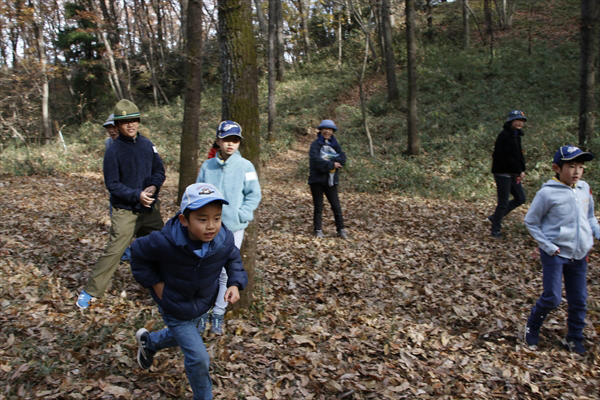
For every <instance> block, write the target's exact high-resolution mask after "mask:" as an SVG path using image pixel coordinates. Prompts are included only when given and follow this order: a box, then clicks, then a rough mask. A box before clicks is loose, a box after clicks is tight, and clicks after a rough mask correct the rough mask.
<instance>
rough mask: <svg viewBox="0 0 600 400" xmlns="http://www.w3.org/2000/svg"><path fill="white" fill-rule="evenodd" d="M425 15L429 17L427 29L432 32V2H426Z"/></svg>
mask: <svg viewBox="0 0 600 400" xmlns="http://www.w3.org/2000/svg"><path fill="white" fill-rule="evenodd" d="M486 1H487V0H486ZM425 13H426V15H427V28H428V29H429V30H431V29H433V7H432V6H431V0H426V5H425Z"/></svg>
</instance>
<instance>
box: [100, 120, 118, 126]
mask: <svg viewBox="0 0 600 400" xmlns="http://www.w3.org/2000/svg"><path fill="white" fill-rule="evenodd" d="M109 125H112V126H115V123H114V121H108V122H105V123H103V124H102V126H109Z"/></svg>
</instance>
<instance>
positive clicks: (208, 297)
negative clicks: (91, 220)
mask: <svg viewBox="0 0 600 400" xmlns="http://www.w3.org/2000/svg"><path fill="white" fill-rule="evenodd" d="M224 204H225V205H226V204H228V203H227V201H226V200H225V199H224V198H223V196H221V193H219V191H218V190H217V188H215V187H214V186H213V185H209V184H206V183H195V184H193V185H190V186H188V187H187V188H186V190H185V193H184V194H183V197H182V199H181V207H180V212H178V213H177V214H176V215H175V217H173V218H171V219H170V220H169V221H168V222H167V224H166V225H165V227H164V228H163V229H162V230H161V231H157V232H152V233H151V234H150V235H148V236H146V237H143V238H140V239H138V240H136V241H135V242H133V244H132V246H131V248H132V249H131V256H132V257H131V271H132V272H133V276H134V278H135V279H136V281H138V282H139V283H140V284H141V285H142V286H143V287H145V288H147V289H148V290H149V291H150V295H151V296H152V298H153V299H154V301H156V303H157V305H158V309H159V311H160V313H161V314H162V317H163V321H164V322H165V325H166V326H167V327H166V328H164V329H162V330H161V331H158V332H148V330H146V329H145V328H141V329H139V330H138V331H137V333H136V335H135V338H136V341H137V342H138V354H137V361H138V364H139V365H140V367H141V368H143V369H149V368H150V367H151V366H152V361H153V359H154V355H155V354H156V352H157V351H159V350H162V349H166V348H169V347H177V346H179V347H180V348H181V351H182V352H183V356H184V361H183V363H184V366H185V372H186V374H187V377H188V380H189V382H190V386H191V387H192V391H193V392H194V399H212V383H211V379H210V374H209V365H210V357H209V355H208V353H207V352H206V347H205V346H204V342H203V341H202V333H201V332H199V330H198V325H199V324H200V320H201V318H202V316H203V315H204V314H205V313H206V312H207V311H208V310H209V309H210V307H211V306H212V304H213V303H214V302H215V298H216V296H217V292H218V287H219V275H220V274H221V270H222V269H223V268H225V269H226V270H227V273H228V276H229V280H228V282H227V286H228V289H227V291H226V292H225V293H224V295H223V297H224V300H225V301H228V302H230V303H235V302H236V301H237V300H238V299H239V298H240V295H239V290H243V289H244V287H245V286H246V283H247V282H248V275H247V274H246V271H245V270H244V266H243V265H242V259H241V257H240V252H239V250H238V249H237V247H236V246H235V244H234V240H233V234H232V233H231V231H230V230H229V229H227V228H226V227H225V226H224V225H221V210H222V207H223V205H224Z"/></svg>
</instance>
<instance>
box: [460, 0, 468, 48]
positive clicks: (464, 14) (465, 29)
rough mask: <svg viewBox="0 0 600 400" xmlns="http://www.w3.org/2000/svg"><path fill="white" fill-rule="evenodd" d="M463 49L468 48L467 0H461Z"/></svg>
mask: <svg viewBox="0 0 600 400" xmlns="http://www.w3.org/2000/svg"><path fill="white" fill-rule="evenodd" d="M461 8H462V19H463V49H468V48H469V0H462V7H461Z"/></svg>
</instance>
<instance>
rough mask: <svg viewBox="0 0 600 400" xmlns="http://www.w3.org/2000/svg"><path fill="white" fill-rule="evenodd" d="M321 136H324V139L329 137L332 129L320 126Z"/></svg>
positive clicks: (331, 134)
mask: <svg viewBox="0 0 600 400" xmlns="http://www.w3.org/2000/svg"><path fill="white" fill-rule="evenodd" d="M321 136H323V138H325V140H329V139H331V137H332V136H333V129H331V128H322V129H321Z"/></svg>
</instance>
